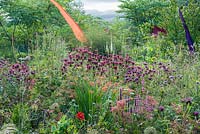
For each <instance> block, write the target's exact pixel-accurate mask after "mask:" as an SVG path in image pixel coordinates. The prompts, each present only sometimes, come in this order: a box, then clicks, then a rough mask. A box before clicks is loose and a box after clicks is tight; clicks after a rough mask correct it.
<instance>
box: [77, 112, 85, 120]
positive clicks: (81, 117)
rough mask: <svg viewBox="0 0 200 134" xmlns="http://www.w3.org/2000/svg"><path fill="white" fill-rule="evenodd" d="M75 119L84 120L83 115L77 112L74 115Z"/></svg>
mask: <svg viewBox="0 0 200 134" xmlns="http://www.w3.org/2000/svg"><path fill="white" fill-rule="evenodd" d="M76 118H78V119H79V120H85V115H84V113H83V112H78V113H77V114H76Z"/></svg>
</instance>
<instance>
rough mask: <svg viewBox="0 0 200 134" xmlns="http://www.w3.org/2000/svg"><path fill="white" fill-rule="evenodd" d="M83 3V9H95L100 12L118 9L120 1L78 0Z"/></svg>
mask: <svg viewBox="0 0 200 134" xmlns="http://www.w3.org/2000/svg"><path fill="white" fill-rule="evenodd" d="M80 1H81V2H83V4H84V9H85V10H97V11H100V12H104V11H108V10H113V11H116V10H118V5H119V4H120V2H118V0H80Z"/></svg>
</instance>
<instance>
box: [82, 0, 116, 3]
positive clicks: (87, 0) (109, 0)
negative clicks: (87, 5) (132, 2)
mask: <svg viewBox="0 0 200 134" xmlns="http://www.w3.org/2000/svg"><path fill="white" fill-rule="evenodd" d="M81 1H82V2H91V3H110V2H118V0H81Z"/></svg>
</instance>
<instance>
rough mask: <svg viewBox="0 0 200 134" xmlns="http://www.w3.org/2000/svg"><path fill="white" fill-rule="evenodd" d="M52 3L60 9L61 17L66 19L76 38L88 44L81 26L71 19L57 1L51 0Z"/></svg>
mask: <svg viewBox="0 0 200 134" xmlns="http://www.w3.org/2000/svg"><path fill="white" fill-rule="evenodd" d="M50 1H51V3H53V4H54V6H55V7H57V8H58V10H59V11H60V13H61V15H62V16H63V17H64V19H65V20H66V22H67V23H68V24H69V26H70V27H71V29H72V31H73V32H74V35H75V36H76V38H77V39H78V40H79V41H80V42H82V43H84V42H87V39H86V37H85V35H84V33H83V31H82V30H81V29H80V27H79V25H78V24H77V23H76V22H75V21H74V20H73V19H72V18H71V16H70V15H69V14H68V13H67V12H66V11H65V10H64V9H63V7H62V6H61V5H60V4H59V3H58V2H56V1H55V0H50Z"/></svg>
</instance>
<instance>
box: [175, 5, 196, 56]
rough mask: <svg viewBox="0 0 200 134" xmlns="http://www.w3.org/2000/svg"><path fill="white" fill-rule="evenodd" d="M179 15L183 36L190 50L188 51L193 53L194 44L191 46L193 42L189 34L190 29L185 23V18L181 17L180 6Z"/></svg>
mask: <svg viewBox="0 0 200 134" xmlns="http://www.w3.org/2000/svg"><path fill="white" fill-rule="evenodd" d="M179 16H180V19H181V22H182V24H183V28H184V30H185V36H186V40H187V44H188V47H189V51H190V53H194V46H193V44H194V43H193V40H192V37H191V35H190V31H189V29H188V26H187V25H186V22H185V19H184V17H183V14H182V12H181V9H180V8H179Z"/></svg>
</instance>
